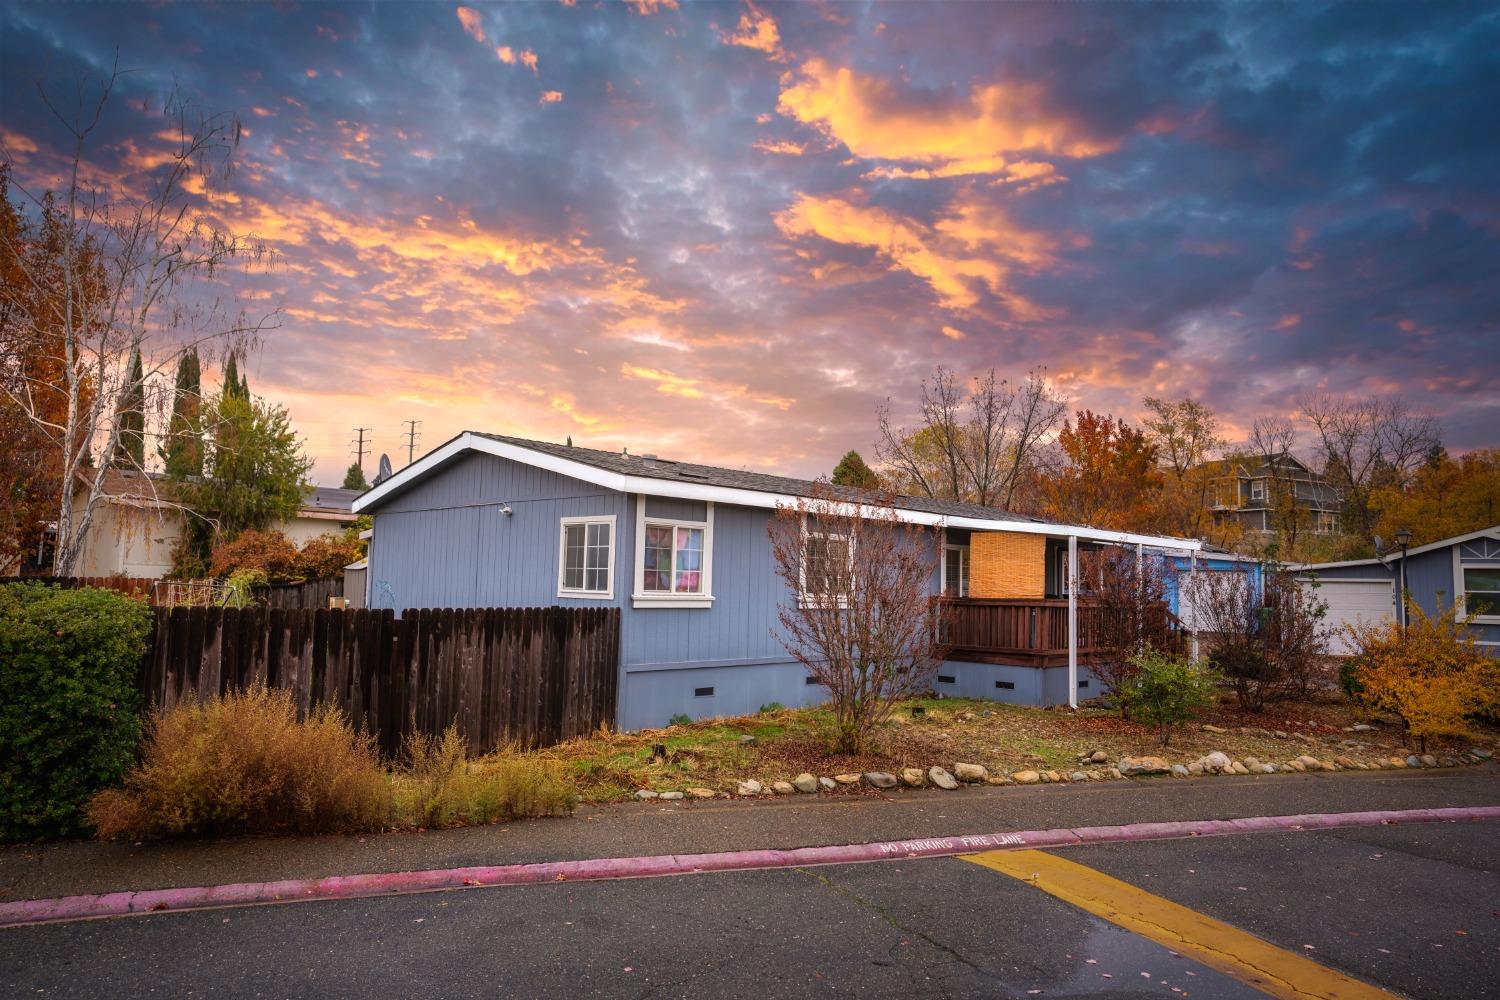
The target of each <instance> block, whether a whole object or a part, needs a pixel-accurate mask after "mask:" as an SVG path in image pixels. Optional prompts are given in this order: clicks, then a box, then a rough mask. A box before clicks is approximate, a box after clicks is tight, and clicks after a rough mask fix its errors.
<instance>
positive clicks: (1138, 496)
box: [1040, 410, 1162, 530]
mask: <svg viewBox="0 0 1500 1000" xmlns="http://www.w3.org/2000/svg"><path fill="white" fill-rule="evenodd" d="M1057 443H1058V446H1059V448H1060V449H1061V452H1062V455H1063V461H1062V462H1061V463H1060V465H1059V467H1057V468H1056V469H1053V470H1050V471H1049V474H1048V475H1047V476H1046V477H1045V478H1044V479H1043V480H1042V481H1041V483H1040V492H1041V495H1042V499H1043V513H1044V514H1045V515H1046V516H1048V517H1053V518H1056V519H1057V520H1060V521H1064V522H1068V523H1073V524H1089V525H1094V526H1096V527H1101V528H1119V529H1122V530H1127V529H1130V528H1133V527H1136V526H1137V525H1139V524H1141V523H1143V522H1145V521H1148V520H1149V519H1150V517H1151V510H1152V507H1153V505H1154V504H1155V502H1156V499H1157V495H1158V494H1159V493H1160V491H1161V483H1162V477H1161V472H1160V470H1159V469H1158V468H1157V467H1156V455H1157V452H1156V446H1155V445H1153V444H1152V443H1151V442H1150V441H1149V440H1148V439H1147V437H1146V434H1145V432H1144V431H1142V430H1140V429H1138V428H1135V427H1131V426H1130V425H1129V424H1127V423H1126V422H1125V421H1123V420H1117V419H1116V418H1114V417H1112V416H1110V415H1108V414H1099V413H1094V412H1093V411H1091V410H1080V411H1078V413H1077V414H1076V415H1075V419H1073V420H1069V421H1066V422H1065V423H1064V424H1063V428H1062V431H1061V432H1060V433H1059V434H1058V437H1057Z"/></svg>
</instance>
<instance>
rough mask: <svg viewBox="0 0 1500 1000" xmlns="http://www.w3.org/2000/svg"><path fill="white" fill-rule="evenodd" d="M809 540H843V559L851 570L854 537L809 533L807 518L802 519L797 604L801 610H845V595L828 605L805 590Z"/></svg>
mask: <svg viewBox="0 0 1500 1000" xmlns="http://www.w3.org/2000/svg"><path fill="white" fill-rule="evenodd" d="M810 538H842V539H843V540H844V558H845V559H846V560H847V561H848V563H849V566H850V568H851V570H852V568H853V566H854V546H855V543H856V539H855V536H854V535H853V534H851V533H850V532H847V531H824V530H819V531H809V530H808V527H807V518H805V517H804V518H803V519H802V558H801V559H800V560H798V564H797V604H798V606H799V607H803V608H819V607H829V606H834V607H839V608H847V607H848V606H849V598H848V596H847V595H845V594H840V595H838V597H837V599H836V603H834V604H833V605H830V603H829V601H828V598H827V597H826V596H822V595H819V594H814V593H811V592H809V591H808V589H807V542H808V539H810Z"/></svg>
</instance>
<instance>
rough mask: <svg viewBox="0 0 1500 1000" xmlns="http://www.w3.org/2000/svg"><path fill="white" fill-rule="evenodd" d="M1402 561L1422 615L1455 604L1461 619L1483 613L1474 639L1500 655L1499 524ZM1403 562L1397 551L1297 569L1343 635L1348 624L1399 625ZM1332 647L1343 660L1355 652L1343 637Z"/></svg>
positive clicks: (1415, 550) (1410, 551)
mask: <svg viewBox="0 0 1500 1000" xmlns="http://www.w3.org/2000/svg"><path fill="white" fill-rule="evenodd" d="M1404 561H1405V564H1406V566H1405V569H1406V572H1405V580H1406V584H1405V586H1406V591H1407V593H1409V594H1410V595H1411V599H1412V601H1413V602H1414V603H1415V604H1416V605H1417V606H1418V607H1419V608H1421V609H1422V612H1423V613H1424V614H1426V615H1429V616H1435V615H1438V614H1441V613H1442V612H1443V611H1444V610H1446V609H1447V608H1449V607H1451V606H1453V604H1454V603H1455V602H1456V603H1457V604H1458V606H1459V617H1461V618H1462V617H1464V616H1466V615H1467V614H1469V613H1470V612H1474V611H1478V612H1480V614H1479V617H1478V618H1477V619H1475V621H1474V624H1473V625H1472V626H1471V627H1470V628H1471V631H1472V632H1473V633H1474V635H1475V640H1476V642H1478V644H1479V645H1481V646H1483V647H1485V649H1486V650H1487V651H1488V652H1490V653H1491V654H1492V655H1500V525H1495V526H1494V527H1491V528H1485V529H1483V530H1482V531H1472V532H1470V533H1469V534H1467V535H1458V536H1456V537H1454V538H1445V539H1443V540H1442V541H1437V542H1432V543H1430V544H1428V545H1418V546H1417V547H1416V548H1413V549H1408V550H1407V552H1406V558H1405V560H1404ZM1402 562H1403V560H1402V556H1401V553H1400V552H1399V551H1396V552H1387V553H1386V554H1385V555H1384V556H1382V557H1380V558H1378V559H1355V560H1352V561H1349V562H1330V563H1313V564H1310V565H1306V566H1300V567H1298V568H1297V569H1298V575H1299V576H1300V577H1302V578H1303V579H1306V580H1308V581H1316V582H1317V584H1318V589H1317V595H1318V598H1319V599H1320V600H1323V601H1326V602H1328V621H1329V624H1331V625H1332V626H1334V627H1335V628H1336V629H1339V630H1340V631H1342V626H1344V625H1346V624H1354V623H1357V622H1365V623H1368V622H1380V621H1399V620H1400V617H1401V614H1402V611H1403V608H1402V606H1401V604H1400V602H1399V601H1398V600H1397V596H1398V591H1399V589H1400V587H1401V579H1402ZM1332 647H1333V648H1332V651H1333V652H1335V653H1338V654H1340V655H1348V654H1349V653H1351V652H1353V651H1352V650H1351V649H1349V647H1348V644H1347V642H1346V641H1345V639H1344V637H1342V636H1340V637H1338V638H1337V639H1336V640H1335V642H1334V643H1333V644H1332Z"/></svg>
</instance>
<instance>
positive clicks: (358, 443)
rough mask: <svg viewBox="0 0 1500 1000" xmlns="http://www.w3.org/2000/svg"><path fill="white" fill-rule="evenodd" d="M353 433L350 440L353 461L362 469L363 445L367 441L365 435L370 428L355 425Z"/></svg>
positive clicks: (363, 462) (363, 464)
mask: <svg viewBox="0 0 1500 1000" xmlns="http://www.w3.org/2000/svg"><path fill="white" fill-rule="evenodd" d="M354 433H355V435H356V436H355V439H354V441H353V442H352V443H353V445H354V461H355V462H356V463H357V464H358V465H359V467H360V469H361V470H363V469H364V467H365V451H366V448H365V445H366V444H367V443H368V442H367V440H366V438H365V435H366V434H368V433H370V428H368V427H356V428H354Z"/></svg>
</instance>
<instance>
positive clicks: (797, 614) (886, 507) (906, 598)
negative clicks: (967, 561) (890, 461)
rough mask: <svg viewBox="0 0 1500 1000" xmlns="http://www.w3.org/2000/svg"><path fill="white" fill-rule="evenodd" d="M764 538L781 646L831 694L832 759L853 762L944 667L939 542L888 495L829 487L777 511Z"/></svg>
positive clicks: (820, 488)
mask: <svg viewBox="0 0 1500 1000" xmlns="http://www.w3.org/2000/svg"><path fill="white" fill-rule="evenodd" d="M769 530H770V535H771V552H772V556H773V557H774V559H775V561H776V573H777V575H778V576H779V577H780V578H781V579H782V581H783V582H784V583H785V584H786V587H787V597H786V599H785V601H784V602H783V603H782V605H781V607H780V609H779V611H778V614H777V617H778V620H779V621H780V624H781V634H780V635H779V638H780V640H781V643H782V645H784V646H785V647H786V649H787V652H789V653H790V654H791V655H792V656H794V657H795V658H796V659H797V660H798V662H800V663H801V664H802V665H803V666H805V667H806V668H807V671H808V673H809V674H811V675H812V676H813V677H814V678H815V679H816V680H817V682H818V683H819V684H821V685H822V686H823V687H824V688H826V689H827V690H828V693H829V695H830V699H831V702H832V706H833V716H834V726H835V733H834V737H835V742H836V744H837V747H838V749H839V750H840V751H841V752H845V753H858V752H860V751H861V750H862V749H863V748H864V747H865V745H866V743H867V741H868V740H869V737H870V734H871V733H872V732H873V731H874V730H875V728H876V727H878V726H879V725H880V724H881V723H883V722H885V720H886V719H887V718H889V717H890V713H891V708H892V705H893V703H894V702H895V701H897V700H899V699H901V698H908V697H912V696H913V695H917V694H920V693H922V692H923V691H925V690H927V687H928V685H929V683H930V682H931V678H932V674H933V672H934V671H935V670H936V669H937V666H938V664H939V663H941V662H942V660H943V656H944V650H943V647H942V646H941V645H940V644H939V642H938V638H939V636H941V635H942V634H943V630H942V629H941V625H942V620H941V619H942V614H943V611H942V603H941V601H940V600H939V599H938V598H937V596H936V595H935V593H934V583H935V581H936V579H937V568H938V547H937V543H936V539H935V536H934V535H933V533H932V532H931V531H930V530H928V529H924V528H922V527H919V526H916V525H913V524H911V523H910V522H907V521H903V520H902V519H901V517H900V515H899V514H898V513H897V511H896V508H895V506H894V504H893V497H892V496H890V495H889V494H879V493H875V492H871V493H866V494H858V495H855V494H851V493H849V492H848V491H842V490H841V491H835V490H834V489H833V488H831V487H828V486H820V487H819V488H818V489H816V490H814V491H813V495H811V496H809V497H804V498H799V499H798V500H797V502H796V503H795V504H789V505H783V506H779V507H778V508H777V510H776V516H775V517H774V518H773V519H772V521H771V525H770V529H769Z"/></svg>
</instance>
